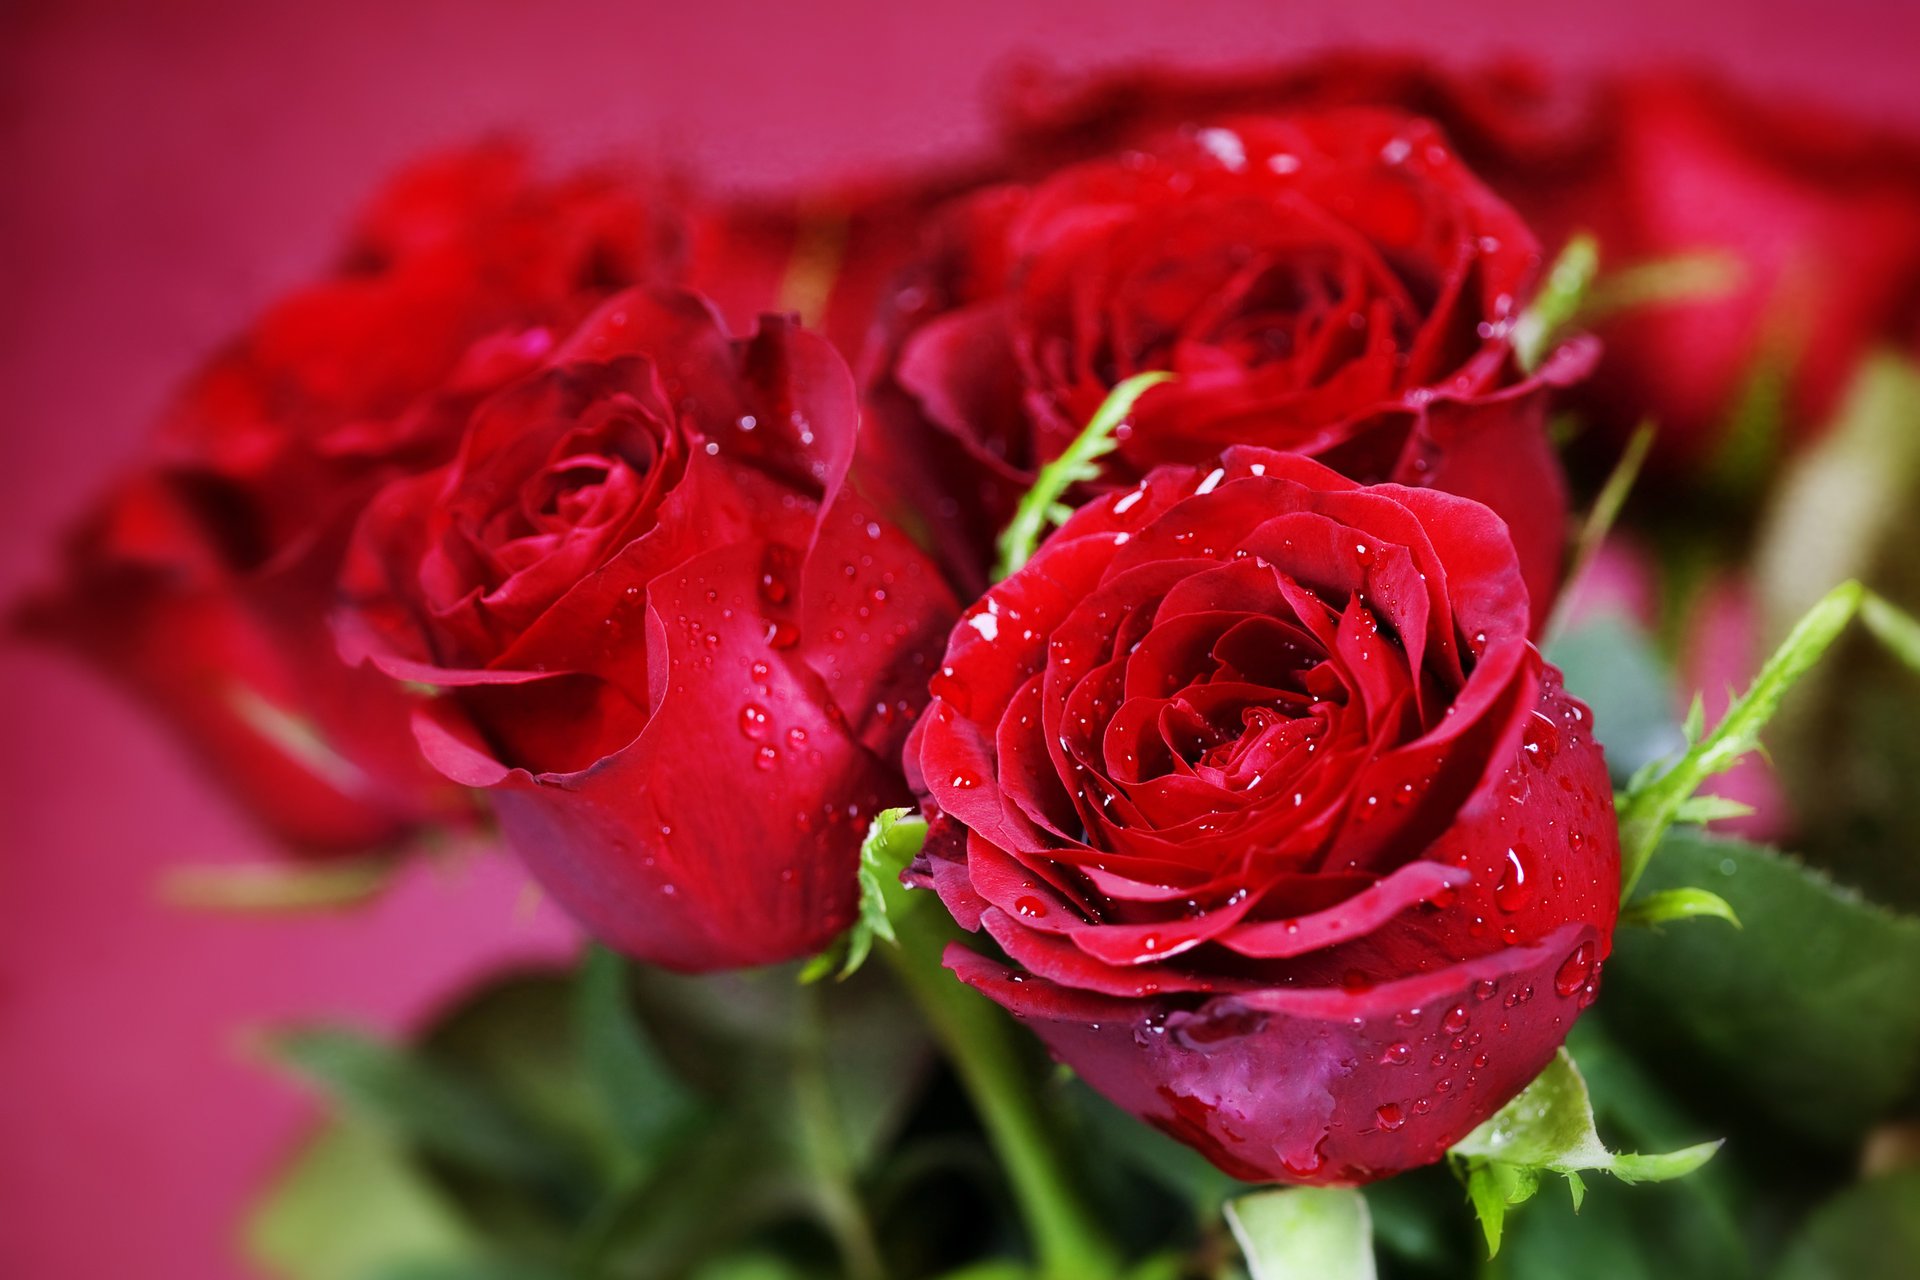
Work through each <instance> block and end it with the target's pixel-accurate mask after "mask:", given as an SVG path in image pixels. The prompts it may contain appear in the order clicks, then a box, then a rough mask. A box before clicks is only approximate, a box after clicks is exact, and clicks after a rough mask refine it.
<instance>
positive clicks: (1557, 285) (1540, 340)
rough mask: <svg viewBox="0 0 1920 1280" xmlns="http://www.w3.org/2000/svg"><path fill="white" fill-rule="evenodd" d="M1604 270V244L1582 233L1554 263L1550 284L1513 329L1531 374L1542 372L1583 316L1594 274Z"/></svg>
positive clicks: (1524, 365)
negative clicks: (1552, 352)
mask: <svg viewBox="0 0 1920 1280" xmlns="http://www.w3.org/2000/svg"><path fill="white" fill-rule="evenodd" d="M1599 269H1600V242H1599V241H1598V240H1595V239H1594V238H1593V237H1592V236H1591V235H1589V234H1587V233H1586V232H1581V233H1579V234H1577V235H1575V236H1573V237H1571V238H1570V239H1568V241H1567V243H1566V247H1565V248H1563V249H1561V250H1560V256H1559V257H1557V258H1555V259H1554V260H1553V267H1552V268H1551V269H1550V270H1549V271H1548V272H1547V278H1546V282H1545V283H1543V284H1542V285H1541V286H1540V292H1539V293H1538V294H1536V295H1534V299H1533V303H1532V305H1530V306H1529V307H1528V308H1527V309H1526V310H1525V311H1523V312H1521V314H1520V319H1519V320H1518V321H1517V322H1516V323H1515V324H1514V327H1513V349H1514V354H1515V355H1516V356H1518V357H1519V360H1520V367H1521V368H1522V369H1524V370H1526V371H1527V372H1528V373H1532V372H1533V371H1534V370H1536V369H1538V368H1539V367H1540V365H1541V364H1542V362H1544V361H1545V360H1546V358H1547V353H1548V352H1550V351H1552V350H1553V348H1554V345H1555V344H1556V343H1558V342H1559V341H1560V339H1561V337H1562V336H1563V335H1564V333H1565V331H1566V329H1567V327H1568V326H1569V325H1571V324H1572V323H1573V321H1574V319H1575V317H1576V316H1578V315H1579V313H1580V308H1581V305H1582V304H1583V303H1584V302H1585V301H1586V297H1587V290H1588V288H1589V287H1590V286H1591V285H1592V284H1593V277H1594V273H1595V272H1597V271H1598V270H1599Z"/></svg>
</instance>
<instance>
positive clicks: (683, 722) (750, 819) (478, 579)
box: [339, 290, 957, 970]
mask: <svg viewBox="0 0 1920 1280" xmlns="http://www.w3.org/2000/svg"><path fill="white" fill-rule="evenodd" d="M858 422H859V409H858V403H857V400H856V397H855V394H854V383H853V378H852V375H851V373H850V372H849V371H848V369H847V366H846V364H845V362H844V361H843V360H841V358H840V357H839V355H838V354H837V353H835V352H834V350H833V348H832V347H831V346H830V345H828V343H827V342H826V341H825V340H824V339H822V338H819V337H817V336H815V335H813V334H810V333H807V332H805V331H803V330H800V329H798V328H796V327H795V326H794V324H793V323H792V322H791V321H789V320H786V319H781V318H778V317H768V318H766V319H764V320H763V321H762V323H761V326H760V328H759V331H758V332H757V333H756V334H755V335H754V336H753V337H752V338H750V339H746V340H735V339H733V338H730V337H729V336H728V334H727V331H726V330H725V329H724V328H723V326H722V324H721V322H720V320H719V318H718V317H717V315H716V314H715V313H714V312H713V311H712V310H711V309H710V307H709V305H708V304H707V303H706V302H705V301H704V300H703V299H701V298H699V297H697V296H695V295H692V294H687V293H678V292H650V291H645V290H636V291H632V292H629V293H626V294H622V295H619V296H617V297H616V298H614V299H613V300H611V301H609V302H608V303H607V304H606V305H605V306H604V307H603V308H602V309H601V310H600V311H599V312H597V313H596V314H595V315H594V316H593V317H592V318H590V319H589V320H588V321H587V322H586V324H585V325H584V326H583V327H582V329H581V330H580V331H579V332H578V333H576V334H575V335H574V336H573V337H572V338H571V339H569V340H568V342H567V343H566V344H565V345H564V346H563V347H561V348H560V349H559V350H557V351H556V352H554V354H553V355H552V356H551V357H550V358H549V359H548V360H547V361H545V362H544V363H543V364H542V365H541V367H540V368H539V369H538V370H536V371H535V372H533V373H531V374H529V375H528V376H526V377H524V378H522V379H521V380H519V381H518V382H515V383H514V384H512V385H510V386H509V387H507V388H506V389H504V390H502V391H501V392H499V393H498V394H496V395H494V396H493V397H492V398H490V399H488V400H487V401H485V402H484V403H482V404H481V405H480V406H479V407H478V408H477V409H476V410H474V412H473V414H472V417H471V419H470V421H469V422H468V424H467V427H466V432H465V436H464V438H463V440H462V442H461V446H460V450H459V453H458V455H457V456H456V457H455V459H454V460H453V461H452V462H450V463H449V464H447V465H446V466H444V467H442V468H440V469H439V470H436V471H433V472H430V473H426V474H423V475H419V476H414V477H409V478H406V479H402V480H399V481H396V482H394V483H393V484H392V485H391V486H389V487H388V488H387V489H386V490H384V491H383V492H382V493H381V494H380V495H379V496H378V498H376V499H375V501H374V502H373V503H372V504H371V505H370V506H369V507H368V509H367V512H366V514H365V516H364V518H363V520H362V522H361V525H360V528H359V530H358V532H357V535H356V538H355V542H354V545H353V548H352V550H351V553H350V554H349V557H348V560H347V564H346V569H345V572H344V574H343V578H342V593H343V596H344V597H345V599H346V601H347V605H346V607H345V609H344V610H343V613H342V616H341V617H340V619H339V630H340V634H341V639H342V645H343V652H344V653H346V654H347V655H348V656H349V657H352V658H355V659H358V658H363V657H364V658H368V659H371V661H372V662H373V663H374V664H375V665H377V666H378V667H379V668H381V669H382V670H384V671H385V672H387V673H388V674H389V675H392V676H396V677H399V678H401V679H404V680H410V681H416V682H421V683H425V684H429V685H433V686H436V687H438V688H440V689H442V690H444V692H443V694H442V696H440V697H438V698H435V699H432V700H431V701H429V702H428V703H427V704H426V706H425V707H424V708H423V710H422V711H421V713H420V715H419V717H418V720H417V725H416V729H417V733H418V735H419V739H420V743H421V746H422V748H423V749H424V751H425V753H426V756H427V758H428V759H429V760H430V761H431V762H432V763H433V764H434V766H435V767H436V768H438V769H439V770H441V771H442V772H443V773H445V774H446V775H447V777H449V778H451V779H453V780H454V781H456V782H459V783H462V784H464V785H466V786H469V787H477V788H482V789H484V790H485V792H486V795H487V799H488V800H489V801H490V802H491V805H492V807H493V809H494V811H495V813H496V814H497V815H498V817H499V820H500V824H501V827H502V829H503V830H504V832H505V834H506V836H507V839H508V840H509V842H510V843H511V844H512V845H513V846H514V847H515V848H516V849H517V850H518V851H519V853H520V854H521V855H522V856H523V857H524V858H525V860H526V861H527V862H528V864H529V865H530V866H531V867H532V869H533V870H534V872H535V874H536V875H537V876H538V878H539V879H540V881H541V883H542V884H543V885H545V887H546V888H547V889H548V890H549V891H550V892H552V893H553V895H554V896H555V897H556V898H557V899H558V900H559V901H560V902H561V904H562V905H564V906H565V907H567V908H568V909H570V910H571V911H572V912H573V913H574V914H575V915H577V916H578V917H579V918H580V919H581V920H582V921H583V922H584V923H585V924H586V925H587V926H588V927H589V928H590V929H591V930H592V931H593V932H595V933H596V934H597V935H598V936H600V937H601V938H603V939H605V940H606V941H607V942H609V943H611V944H612V945H614V946H617V947H619V948H621V949H622V950H625V951H627V952H629V953H630V954H632V955H634V956H637V957H639V958H641V959H645V960H650V961H653V962H656V963H659V964H664V965H668V966H671V967H674V968H678V969H683V970H702V969H717V968H732V967H737V966H742V965H751V964H762V963H769V962H773V961H778V960H785V959H791V958H794V957H797V956H801V955H805V954H808V953H810V952H813V951H816V950H818V949H819V948H821V947H822V946H823V945H825V943H826V942H827V941H828V940H830V939H831V938H832V937H833V936H834V935H835V934H836V933H838V932H839V931H840V930H841V929H843V928H845V927H846V926H847V925H848V924H849V923H850V922H851V919H852V916H853V912H854V908H855V904H856V897H857V886H856V879H855V874H854V871H855V866H856V862H857V858H858V852H859V845H860V840H861V837H862V835H863V834H864V831H865V828H866V824H867V820H868V819H869V818H870V816H871V815H872V814H873V813H874V812H875V811H876V810H877V809H879V808H881V807H884V806H885V805H888V804H892V803H897V802H898V801H899V800H900V799H901V798H902V797H903V796H904V795H905V790H906V788H905V784H904V782H903V780H902V777H901V773H900V768H899V765H898V760H899V752H900V747H901V743H902V740H903V739H904V738H905V736H906V733H907V730H908V727H909V726H910V725H911V723H912V722H913V718H914V716H915V715H916V714H917V713H918V712H919V710H920V708H921V706H922V704H923V703H924V701H925V699H926V697H927V694H926V687H927V681H928V677H929V675H930V674H931V671H932V667H933V659H934V657H935V656H936V655H937V653H938V651H939V644H940V642H941V639H942V638H943V637H944V636H945V634H946V632H947V629H948V628H949V627H950V626H951V624H952V621H953V617H954V614H955V613H956V612H957V605H956V603H955V602H954V600H953V598H952V596H951V594H950V593H949V591H948V589H947V587H946V586H945V584H944V583H943V582H942V580H941V578H940V575H939V573H938V571H937V570H936V569H935V568H934V566H933V565H932V564H931V563H930V562H929V561H927V560H926V559H925V557H924V556H923V555H922V554H921V553H920V552H919V551H918V550H917V549H915V548H914V546H913V545H912V544H911V543H910V542H909V541H907V539H906V538H905V537H904V535H902V534H901V533H900V532H899V531H898V530H896V529H895V528H893V527H892V526H890V525H888V524H886V523H884V522H882V521H881V520H880V519H879V518H878V517H877V516H876V515H875V513H874V512H873V511H871V510H870V509H869V508H868V507H867V505H866V504H865V503H863V502H862V501H861V500H860V499H859V498H858V497H857V496H856V495H855V494H854V493H853V492H852V490H851V489H850V488H849V487H847V485H846V483H845V482H846V478H847V473H848V470H849V467H850V464H851V462H852V458H853V451H854V448H855V434H856V428H857V425H858Z"/></svg>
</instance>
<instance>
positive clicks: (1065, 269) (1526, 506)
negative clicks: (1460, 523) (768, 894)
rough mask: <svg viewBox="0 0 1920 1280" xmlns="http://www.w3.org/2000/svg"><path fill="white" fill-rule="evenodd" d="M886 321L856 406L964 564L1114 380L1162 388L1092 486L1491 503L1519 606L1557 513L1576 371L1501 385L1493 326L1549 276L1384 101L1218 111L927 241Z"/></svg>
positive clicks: (1456, 171) (1487, 204)
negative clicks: (1149, 483) (1259, 450)
mask: <svg viewBox="0 0 1920 1280" xmlns="http://www.w3.org/2000/svg"><path fill="white" fill-rule="evenodd" d="M930 240H931V247H930V249H929V251H928V254H927V257H926V260H925V261H924V263H923V264H921V266H920V267H919V268H918V269H917V271H916V272H914V273H910V275H909V276H908V277H907V279H908V284H907V286H906V287H905V289H904V290H903V291H902V292H901V293H900V295H899V296H898V298H897V299H896V303H895V314H893V315H892V316H891V318H890V320H889V322H888V324H889V328H890V329H891V330H892V332H893V334H894V338H893V345H892V348H891V354H890V357H889V359H888V360H887V362H886V363H885V365H884V367H883V369H882V371H881V374H880V378H879V382H878V383H877V385H876V386H875V388H874V391H873V402H874V405H875V408H876V413H877V418H878V421H877V423H876V430H883V431H884V432H885V433H886V434H888V435H889V436H890V437H893V438H895V439H897V440H899V441H901V442H903V443H902V444H901V445H900V446H899V450H900V452H902V453H909V454H911V453H917V454H919V455H920V456H921V457H923V458H924V459H925V460H926V466H927V471H926V476H925V482H924V485H923V488H922V494H923V496H922V497H921V498H919V499H918V503H917V505H919V506H920V507H922V508H923V509H926V510H929V511H932V512H934V513H936V514H937V515H938V516H939V517H940V518H941V520H942V521H943V522H944V523H945V525H946V526H947V527H948V528H950V529H952V530H954V541H953V543H952V545H950V546H948V547H947V548H946V550H947V554H948V556H949V558H950V559H953V560H955V561H956V562H960V563H964V562H965V558H966V556H967V553H968V552H971V553H972V556H973V561H974V564H973V567H974V568H975V570H976V573H977V570H978V568H979V566H980V560H981V555H980V549H981V548H984V547H986V546H988V545H990V543H991V539H992V535H993V533H994V532H996V531H997V530H998V528H999V527H1000V526H1001V525H1002V524H1004V522H1005V519H1006V516H1007V514H1008V513H1009V511H1010V510H1011V508H1012V505H1013V504H1014V503H1015V502H1016V501H1017V500H1018V498H1019V496H1020V494H1022V493H1023V492H1025V491H1026V489H1027V488H1028V487H1029V486H1030V484H1031V482H1032V479H1033V476H1034V474H1035V471H1036V469H1037V468H1038V467H1039V466H1040V465H1041V464H1043V463H1045V462H1047V461H1049V460H1050V459H1052V458H1054V457H1056V456H1058V455H1059V454H1060V452H1061V451H1062V450H1063V449H1065V448H1066V446H1067V445H1068V444H1069V443H1070V442H1071V441H1072V440H1073V439H1074V437H1075V436H1076V435H1077V434H1078V433H1079V431H1080V429H1081V428H1082V427H1083V426H1084V425H1085V424H1086V422H1087V420H1088V419H1089V418H1090V417H1091V416H1092V414H1093V413H1094V411H1095V410H1096V409H1097V408H1098V407H1099V406H1100V404H1101V402H1102V401H1103V400H1105V399H1106V397H1107V395H1108V393H1109V392H1110V391H1112V389H1113V388H1114V386H1115V385H1116V384H1117V383H1118V382H1119V381H1121V380H1122V379H1124V378H1126V377H1128V376H1130V375H1132V374H1135V373H1139V372H1143V371H1147V370H1156V369H1158V370H1168V371H1171V372H1172V373H1174V374H1176V375H1177V379H1176V380H1175V381H1173V382H1170V383H1167V384H1165V385H1163V386H1160V387H1157V388H1155V389H1153V390H1151V391H1149V392H1148V393H1147V394H1146V396H1145V397H1144V398H1142V399H1141V401H1140V402H1139V404H1138V406H1137V408H1136V409H1135V411H1134V414H1133V417H1132V421H1131V425H1130V426H1129V427H1128V428H1127V429H1125V430H1123V431H1122V432H1121V433H1120V437H1119V439H1120V444H1119V450H1118V452H1117V453H1116V454H1114V455H1112V457H1111V458H1109V459H1108V460H1107V463H1106V470H1105V479H1106V482H1107V483H1108V484H1123V485H1124V484H1128V483H1131V482H1132V481H1133V480H1135V479H1138V478H1139V477H1140V476H1141V475H1143V474H1144V473H1145V472H1146V471H1147V470H1148V469H1150V468H1152V467H1153V466H1156V465H1158V464H1160V463H1164V462H1199V461H1200V460H1202V459H1204V458H1207V457H1210V456H1212V455H1214V454H1217V453H1218V452H1219V451H1220V450H1221V449H1223V448H1225V447H1227V446H1229V445H1233V444H1241V443H1251V444H1260V445H1266V446H1271V447H1275V448H1285V449H1288V450H1291V451H1294V452H1299V453H1304V454H1308V455H1311V456H1315V457H1318V458H1321V459H1323V460H1324V461H1326V462H1327V463H1328V464H1329V465H1332V466H1334V467H1335V468H1336V469H1338V470H1340V471H1341V472H1342V473H1344V474H1347V475H1350V476H1353V477H1354V478H1356V479H1360V480H1363V481H1369V482H1371V481H1379V480H1387V479H1392V480H1397V481H1401V482H1404V483H1409V484H1418V485H1422V486H1430V487H1436V488H1440V489H1444V490H1447V491H1449V492H1453V493H1459V494H1462V495H1464V496H1467V497H1472V498H1474V499H1476V500H1479V501H1482V502H1485V503H1486V504H1488V505H1489V506H1491V507H1493V508H1494V510H1495V511H1497V512H1498V513H1499V514H1500V515H1501V516H1502V517H1503V518H1505V519H1506V521H1507V523H1508V526H1509V527H1510V528H1511V529H1512V531H1513V535H1514V541H1515V543H1516V545H1517V546H1518V548H1519V552H1520V557H1521V564H1522V567H1523V569H1524V571H1525V573H1526V576H1527V582H1528V585H1529V587H1530V588H1531V589H1532V592H1533V596H1532V598H1533V600H1534V603H1535V607H1536V609H1537V610H1544V608H1545V606H1546V605H1547V604H1548V603H1550V601H1551V598H1552V594H1553V590H1554V587H1555V585H1556V578H1557V575H1558V573H1559V567H1560V555H1561V548H1562V544H1563V542H1564V540H1565V538H1564V533H1565V531H1564V528H1563V525H1564V522H1565V518H1566V496H1565V489H1564V482H1563V479H1562V476H1561V474H1560V469H1559V464H1558V461H1557V460H1556V458H1555V457H1554V454H1553V450H1552V448H1551V446H1550V444H1549V441H1548V439H1547V436H1546V431H1545V413H1546V408H1547V399H1548V393H1549V391H1550V390H1551V388H1552V387H1553V386H1554V385H1557V384H1560V383H1563V382H1565V381H1567V380H1568V379H1570V378H1572V377H1574V376H1576V375H1577V374H1578V373H1579V372H1580V371H1581V370H1582V368H1583V367H1584V365H1585V364H1586V363H1588V362H1589V359H1590V355H1591V353H1590V351H1588V350H1587V349H1586V348H1584V347H1577V348H1570V349H1567V350H1565V351H1563V352H1561V356H1562V357H1564V358H1561V359H1558V360H1555V361H1552V362H1550V364H1549V367H1548V369H1547V370H1546V371H1545V372H1544V373H1543V375H1542V376H1536V377H1527V376H1524V375H1522V374H1521V373H1520V371H1519V370H1518V368H1517V367H1516V363H1515V358H1514V352H1513V347H1512V344H1511V342H1510V339H1509V333H1510V331H1511V329H1512V326H1513V323H1514V321H1515V319H1516V318H1517V316H1518V314H1519V311H1520V309H1521V307H1522V306H1523V305H1524V304H1525V302H1526V301H1527V299H1528V297H1529V294H1530V291H1531V289H1532V287H1533V284H1534V280H1535V278H1536V276H1537V275H1538V273H1539V269H1540V266H1541V253H1540V247H1539V245H1538V244H1537V243H1536V242H1535V240H1534V238H1533V235H1532V233H1531V232H1530V231H1529V230H1528V229H1527V227H1526V225H1525V224H1524V223H1523V222H1522V221H1521V220H1520V219H1519V218H1518V217H1517V216H1516V215H1515V214H1514V212H1513V211H1512V210H1511V209H1509V208H1508V207H1507V206H1506V205H1505V204H1503V203H1501V202H1500V200H1498V199H1497V198H1495V197H1494V196H1493V194H1492V193H1491V192H1489V191H1488V190H1487V189H1486V188H1485V187H1484V186H1482V185H1481V184H1480V182H1479V181H1478V180H1476V179H1475V178H1474V177H1473V175H1472V174H1470V173H1468V172H1467V170H1466V169H1465V168H1464V167H1463V166H1462V165H1461V164H1460V162H1459V161H1458V160H1457V159H1456V158H1455V157H1454V154H1453V152H1452V151H1451V150H1450V149H1449V148H1448V147H1447V145H1446V144H1445V142H1444V141H1443V140H1442V139H1441V136H1440V134H1439V132H1438V131H1437V130H1436V129H1435V128H1434V126H1433V125H1431V124H1429V123H1427V122H1425V121H1421V120H1416V119H1412V118H1409V117H1406V116H1402V115H1398V114H1393V113H1387V112H1379V111H1340V112H1328V113H1324V114H1318V115H1302V116H1298V117H1290V118H1281V117H1246V118H1239V119H1233V118H1227V119H1222V120H1220V121H1218V122H1216V123H1213V124H1210V125H1208V126H1207V127H1203V128H1194V129H1187V130H1181V131H1177V132H1174V133H1171V134H1163V135H1161V136H1159V137H1158V138H1156V139H1154V140H1152V141H1150V142H1145V143H1143V144H1142V146H1141V148H1140V149H1137V150H1129V151H1125V152H1122V153H1120V154H1117V155H1113V156H1110V157H1106V158H1102V159H1097V160H1091V161H1088V162H1086V163H1083V164H1079V165H1075V166H1073V167H1070V168H1067V169H1065V170H1062V171H1060V172H1058V173H1056V174H1054V175H1053V176H1052V177H1050V178H1047V179H1046V180H1044V181H1041V182H1038V183H1036V184H1033V185H1031V186H1007V187H999V188H993V189H990V190H987V191H985V192H982V193H980V194H978V195H976V196H974V197H971V198H970V199H969V200H967V201H965V202H963V203H962V204H960V205H959V206H958V207H956V208H955V209H953V210H952V211H951V212H950V213H949V214H948V215H946V216H945V217H943V218H942V219H941V220H940V221H939V222H938V223H937V224H936V225H935V227H934V229H933V231H932V233H931V235H930Z"/></svg>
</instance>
